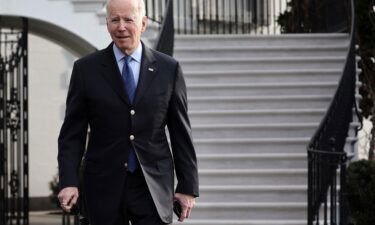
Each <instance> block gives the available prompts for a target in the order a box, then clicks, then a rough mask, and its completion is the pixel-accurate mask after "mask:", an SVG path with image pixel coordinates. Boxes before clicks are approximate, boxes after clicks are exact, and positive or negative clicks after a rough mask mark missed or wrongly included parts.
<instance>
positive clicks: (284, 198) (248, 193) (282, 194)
mask: <svg viewBox="0 0 375 225" xmlns="http://www.w3.org/2000/svg"><path fill="white" fill-rule="evenodd" d="M199 192H200V196H201V197H199V198H198V199H197V201H198V202H203V203H207V202H217V201H222V202H275V201H277V202H306V200H307V186H306V185H285V186H283V185H275V186H272V185H268V186H267V185H264V186H263V185H249V186H246V185H237V186H235V185H228V186H213V185H209V186H200V188H199Z"/></svg>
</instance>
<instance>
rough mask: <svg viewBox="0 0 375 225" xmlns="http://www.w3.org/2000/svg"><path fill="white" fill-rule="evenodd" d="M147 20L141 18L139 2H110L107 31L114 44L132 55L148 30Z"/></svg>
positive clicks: (125, 0)
mask: <svg viewBox="0 0 375 225" xmlns="http://www.w3.org/2000/svg"><path fill="white" fill-rule="evenodd" d="M146 25H147V18H146V17H143V18H141V12H139V7H138V1H136V0H110V1H109V2H108V6H107V29H108V32H109V34H110V35H111V38H112V40H113V42H114V43H115V44H116V46H117V47H118V48H119V49H121V51H122V52H123V53H125V54H127V55H130V54H132V53H133V52H134V50H135V49H136V48H137V47H138V45H139V44H140V40H141V34H142V33H143V32H144V31H145V30H146Z"/></svg>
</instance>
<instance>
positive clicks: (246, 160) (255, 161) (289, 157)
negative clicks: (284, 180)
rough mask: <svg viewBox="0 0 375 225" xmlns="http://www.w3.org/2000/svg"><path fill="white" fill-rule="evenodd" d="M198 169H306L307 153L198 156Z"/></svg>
mask: <svg viewBox="0 0 375 225" xmlns="http://www.w3.org/2000/svg"><path fill="white" fill-rule="evenodd" d="M198 165H199V168H200V169H248V168H256V169H277V168H280V169H292V168H297V169H298V168H306V167H307V152H305V153H303V152H301V153H293V154H291V153H284V152H283V153H268V154H265V153H258V154H256V153H252V154H251V153H247V154H235V153H226V154H198Z"/></svg>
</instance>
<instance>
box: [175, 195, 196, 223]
mask: <svg viewBox="0 0 375 225" xmlns="http://www.w3.org/2000/svg"><path fill="white" fill-rule="evenodd" d="M174 200H175V201H178V202H179V203H180V205H181V208H182V211H181V217H180V218H179V219H178V221H180V222H183V221H184V220H185V219H186V218H189V216H190V213H191V210H192V209H193V207H194V205H195V198H194V196H191V195H186V194H181V193H175V194H174Z"/></svg>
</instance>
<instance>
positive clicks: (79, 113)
mask: <svg viewBox="0 0 375 225" xmlns="http://www.w3.org/2000/svg"><path fill="white" fill-rule="evenodd" d="M87 121H88V119H87V114H86V101H85V95H84V82H83V74H82V72H81V71H80V68H79V66H78V63H77V62H76V63H75V64H74V66H73V72H72V76H71V80H70V85H69V90H68V96H67V100H66V112H65V119H64V123H63V125H62V127H61V130H60V135H59V139H58V157H57V158H58V164H59V179H60V188H65V187H78V185H79V167H80V164H81V160H82V156H83V153H84V151H85V143H86V135H87V127H88V122H87Z"/></svg>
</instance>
